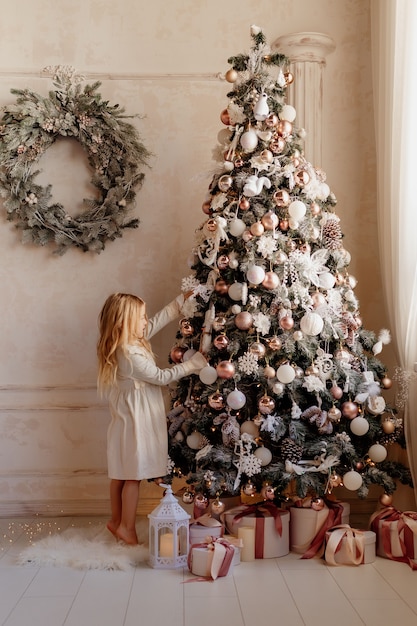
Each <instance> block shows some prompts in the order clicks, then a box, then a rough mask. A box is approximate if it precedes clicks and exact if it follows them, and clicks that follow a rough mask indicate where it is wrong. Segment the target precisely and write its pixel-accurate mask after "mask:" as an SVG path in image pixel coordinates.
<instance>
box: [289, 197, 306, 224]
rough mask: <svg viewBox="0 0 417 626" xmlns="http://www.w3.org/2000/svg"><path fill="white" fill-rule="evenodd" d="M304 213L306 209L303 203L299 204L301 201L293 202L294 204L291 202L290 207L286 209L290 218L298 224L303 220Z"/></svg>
mask: <svg viewBox="0 0 417 626" xmlns="http://www.w3.org/2000/svg"><path fill="white" fill-rule="evenodd" d="M306 211H307V207H306V205H305V204H304V202H301V200H294V202H291V204H290V206H289V207H288V213H289V214H290V217H292V218H294V219H295V220H298V221H299V222H301V220H303V219H304V216H305V214H306Z"/></svg>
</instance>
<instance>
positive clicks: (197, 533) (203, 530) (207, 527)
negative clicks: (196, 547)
mask: <svg viewBox="0 0 417 626" xmlns="http://www.w3.org/2000/svg"><path fill="white" fill-rule="evenodd" d="M223 532H224V526H223V524H222V523H221V522H220V521H219V520H218V519H215V518H214V517H211V516H210V515H206V514H205V515H201V517H199V518H198V519H194V520H190V545H192V544H193V543H200V542H201V541H204V540H205V538H206V537H207V536H210V537H223Z"/></svg>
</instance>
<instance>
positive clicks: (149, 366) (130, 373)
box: [107, 297, 206, 480]
mask: <svg viewBox="0 0 417 626" xmlns="http://www.w3.org/2000/svg"><path fill="white" fill-rule="evenodd" d="M181 304H182V298H181V297H179V298H177V300H174V301H173V302H171V303H170V304H168V305H167V306H166V307H165V308H164V309H162V311H160V312H159V313H157V314H156V315H155V316H154V317H153V318H152V319H151V320H149V322H148V327H147V338H148V339H150V338H151V337H152V336H153V335H155V334H156V333H157V332H158V331H159V330H160V329H161V328H163V327H164V326H166V324H168V323H169V322H171V321H172V320H174V319H176V318H177V317H178V316H179V314H180V306H181ZM128 353H129V357H130V360H129V359H127V358H126V356H125V355H124V354H123V352H122V350H120V349H119V350H118V361H119V368H118V376H117V382H116V385H114V386H113V387H112V389H111V391H110V393H109V409H110V414H111V422H110V424H109V427H108V431H107V465H108V475H109V478H115V479H119V480H142V479H146V478H156V477H159V476H165V474H166V473H167V454H168V435H167V421H166V411H165V403H164V398H163V393H162V387H163V386H165V385H167V384H169V383H170V382H172V381H175V380H178V379H180V378H182V377H183V376H187V375H189V374H192V373H193V372H198V371H199V370H200V369H201V368H202V367H204V365H205V364H206V361H205V359H204V357H203V356H202V354H200V353H199V352H197V353H196V354H195V355H194V356H193V357H192V358H191V359H189V360H188V361H186V362H185V363H180V364H178V365H174V366H173V367H169V368H167V369H160V368H159V367H157V366H156V364H155V360H154V358H153V357H152V355H151V354H150V353H149V352H148V351H147V350H145V348H142V347H140V346H134V345H131V346H128Z"/></svg>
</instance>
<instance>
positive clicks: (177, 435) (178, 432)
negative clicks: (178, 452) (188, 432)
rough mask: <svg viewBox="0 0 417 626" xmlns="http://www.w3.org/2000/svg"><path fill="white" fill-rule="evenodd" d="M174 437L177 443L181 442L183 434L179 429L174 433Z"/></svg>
mask: <svg viewBox="0 0 417 626" xmlns="http://www.w3.org/2000/svg"><path fill="white" fill-rule="evenodd" d="M174 439H175V441H178V443H182V442H183V441H184V434H183V433H182V432H181V431H180V430H179V431H177V432H176V433H175V437H174Z"/></svg>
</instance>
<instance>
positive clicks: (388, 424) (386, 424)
mask: <svg viewBox="0 0 417 626" xmlns="http://www.w3.org/2000/svg"><path fill="white" fill-rule="evenodd" d="M381 428H382V430H383V431H384V433H386V434H387V435H392V433H393V432H394V431H395V424H394V422H393V421H392V420H390V419H384V420H382V421H381Z"/></svg>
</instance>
